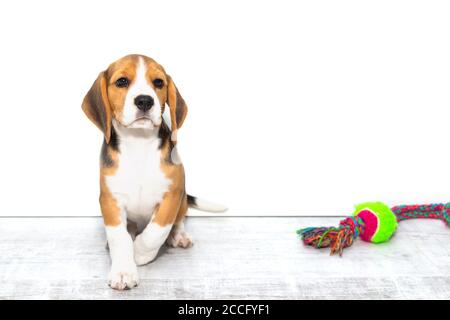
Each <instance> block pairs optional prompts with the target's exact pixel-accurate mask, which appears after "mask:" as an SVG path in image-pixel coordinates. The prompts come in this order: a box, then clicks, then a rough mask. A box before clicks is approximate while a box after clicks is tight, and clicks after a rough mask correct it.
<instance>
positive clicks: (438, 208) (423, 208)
mask: <svg viewBox="0 0 450 320" xmlns="http://www.w3.org/2000/svg"><path fill="white" fill-rule="evenodd" d="M391 210H392V212H394V214H395V215H396V216H397V221H399V222H400V221H403V220H407V219H440V220H442V221H444V222H445V223H446V224H447V226H450V203H432V204H420V205H410V206H407V205H401V206H395V207H392V208H391Z"/></svg>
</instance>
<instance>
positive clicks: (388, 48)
mask: <svg viewBox="0 0 450 320" xmlns="http://www.w3.org/2000/svg"><path fill="white" fill-rule="evenodd" d="M449 17H450V6H449V4H448V2H445V1H411V0H409V1H393V0H389V1H361V0H358V1H305V2H301V1H236V2H233V1H221V2H218V1H177V2H174V1H129V0H127V1H111V0H109V1H86V2H83V1H72V2H67V1H44V0H41V1H2V2H1V4H0V29H1V43H0V46H1V50H0V72H1V73H0V74H1V76H0V88H1V89H0V90H1V91H0V92H1V96H0V101H1V108H0V110H1V124H0V137H1V148H0V153H1V158H0V194H1V206H0V208H1V212H0V215H97V214H99V206H98V188H99V187H98V156H99V150H100V146H101V141H102V136H101V133H100V132H99V131H98V130H97V129H96V128H95V127H94V126H93V125H92V124H91V123H90V122H89V121H88V120H87V118H85V116H84V114H83V113H82V111H81V108H80V105H81V101H82V99H83V97H84V95H85V93H86V92H87V90H88V89H89V87H90V86H91V84H92V82H93V81H94V79H95V77H96V76H97V74H98V73H99V72H100V71H101V70H103V69H105V68H106V67H107V65H108V64H109V63H110V62H112V61H113V60H115V59H118V58H120V57H121V56H123V55H126V54H129V53H142V54H146V55H149V56H151V57H153V58H155V59H156V60H157V61H158V62H160V63H161V64H162V65H164V66H165V68H166V70H167V71H168V72H169V73H170V74H171V75H172V76H173V78H174V80H175V82H176V84H177V86H178V87H179V89H180V91H181V93H182V95H183V96H184V98H185V100H186V101H187V103H188V105H189V107H190V109H189V115H188V118H187V120H186V122H185V125H184V127H183V129H182V130H181V131H180V133H179V134H180V136H179V139H180V151H181V155H182V158H183V162H184V164H185V167H186V172H187V189H188V192H189V193H191V194H194V195H198V196H201V197H203V198H207V199H210V200H215V201H218V202H221V203H223V204H226V205H227V206H228V207H229V208H230V211H229V212H230V214H261V215H263V214H275V215H284V214H307V215H315V214H326V215H335V214H341V215H346V214H348V213H349V210H350V209H351V206H352V205H353V204H354V203H357V202H360V201H366V200H384V201H386V202H388V203H389V204H400V203H420V202H429V201H449V200H450V186H449V181H450V169H449V164H450V146H449V140H450V125H449V116H450V111H449V107H450V94H449V92H450V91H449V90H450V41H449V40H450V38H449V35H450V34H449V33H450V32H449V31H450V19H449Z"/></svg>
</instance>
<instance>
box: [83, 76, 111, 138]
mask: <svg viewBox="0 0 450 320" xmlns="http://www.w3.org/2000/svg"><path fill="white" fill-rule="evenodd" d="M81 108H82V109H83V111H84V113H85V114H86V115H87V117H88V118H89V120H91V121H92V122H93V123H94V124H95V125H96V126H97V127H98V128H99V129H100V130H101V131H102V132H103V134H104V136H105V140H106V143H109V140H110V139H111V105H110V103H109V99H108V93H107V91H106V72H105V71H103V72H101V73H100V74H99V75H98V78H97V80H95V82H94V84H93V85H92V87H91V89H90V90H89V91H88V93H87V94H86V96H85V97H84V100H83V104H82V105H81Z"/></svg>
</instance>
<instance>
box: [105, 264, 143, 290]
mask: <svg viewBox="0 0 450 320" xmlns="http://www.w3.org/2000/svg"><path fill="white" fill-rule="evenodd" d="M138 283H139V277H138V272H137V268H136V266H135V265H134V266H129V267H127V268H123V267H122V268H118V267H116V266H112V267H111V272H110V273H109V276H108V284H109V286H110V287H111V288H113V289H116V290H126V289H131V288H133V287H136V286H137V285H138Z"/></svg>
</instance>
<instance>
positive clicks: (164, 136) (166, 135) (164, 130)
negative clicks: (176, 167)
mask: <svg viewBox="0 0 450 320" xmlns="http://www.w3.org/2000/svg"><path fill="white" fill-rule="evenodd" d="M171 135H172V132H171V131H170V129H169V127H168V126H167V124H166V123H165V122H164V121H163V122H161V126H160V127H159V132H158V138H159V139H161V142H160V144H159V149H161V148H162V147H163V146H164V145H165V144H166V143H168V144H169V152H168V155H167V159H164V160H165V161H167V162H168V163H170V164H172V163H173V162H172V159H171V158H170V154H171V153H172V149H173V147H174V144H173V141H172V139H171Z"/></svg>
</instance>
